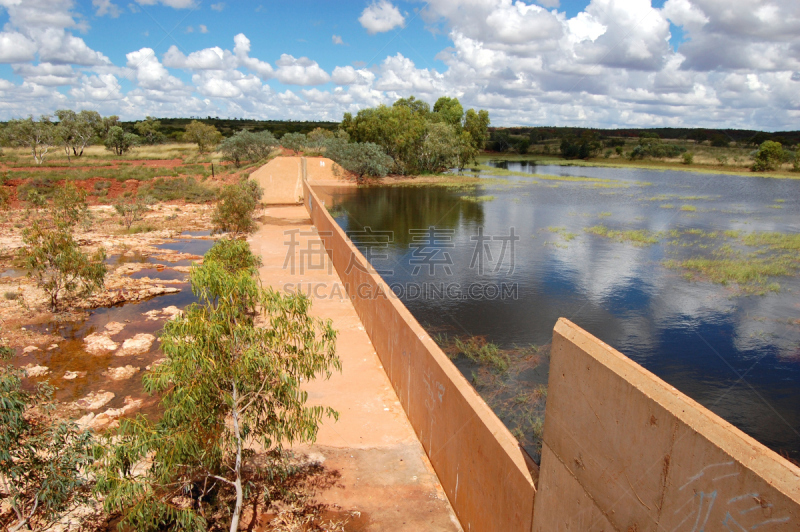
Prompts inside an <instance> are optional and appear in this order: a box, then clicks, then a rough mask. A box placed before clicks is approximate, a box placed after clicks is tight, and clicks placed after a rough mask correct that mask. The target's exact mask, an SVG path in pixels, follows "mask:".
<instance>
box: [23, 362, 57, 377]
mask: <svg viewBox="0 0 800 532" xmlns="http://www.w3.org/2000/svg"><path fill="white" fill-rule="evenodd" d="M22 369H24V370H25V373H26V374H27V375H28V377H43V376H44V375H47V374H48V373H50V368H48V367H47V366H39V365H37V364H28V365H27V366H23V367H22Z"/></svg>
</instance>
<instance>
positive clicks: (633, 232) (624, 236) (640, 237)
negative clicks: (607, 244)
mask: <svg viewBox="0 0 800 532" xmlns="http://www.w3.org/2000/svg"><path fill="white" fill-rule="evenodd" d="M585 231H586V232H587V233H589V234H592V235H597V236H602V237H605V238H610V239H612V240H616V241H617V242H630V243H632V244H635V245H639V246H646V245H650V244H657V243H658V241H659V237H660V234H659V233H654V232H652V231H648V230H646V229H628V230H618V229H609V228H608V227H606V226H604V225H595V226H592V227H587V228H586V229H585Z"/></svg>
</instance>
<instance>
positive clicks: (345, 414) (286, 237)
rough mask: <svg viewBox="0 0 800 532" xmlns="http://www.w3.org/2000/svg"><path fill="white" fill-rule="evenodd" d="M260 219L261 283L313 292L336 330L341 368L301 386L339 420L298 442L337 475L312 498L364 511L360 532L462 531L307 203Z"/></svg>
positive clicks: (317, 310) (255, 240) (316, 309)
mask: <svg viewBox="0 0 800 532" xmlns="http://www.w3.org/2000/svg"><path fill="white" fill-rule="evenodd" d="M262 220H263V225H262V227H261V228H260V229H259V231H258V232H257V233H256V234H255V235H253V237H251V239H250V245H251V248H252V249H253V252H254V253H255V254H257V255H260V256H261V257H262V260H263V263H264V266H263V267H262V268H261V270H260V274H261V279H262V281H263V282H264V284H265V285H270V286H272V287H274V288H276V289H280V290H285V289H288V290H289V291H296V290H297V289H298V286H299V285H300V286H301V287H302V288H301V289H302V291H303V292H306V291H309V290H310V293H311V297H312V299H313V305H312V313H313V314H314V315H316V316H319V317H322V318H325V319H328V318H330V319H331V320H332V321H333V327H334V328H335V329H336V330H337V331H338V338H337V346H336V349H337V354H338V355H339V357H340V359H341V361H342V368H343V369H342V372H341V373H340V374H334V375H333V376H332V377H331V378H330V379H329V380H321V379H317V380H315V381H312V382H310V383H308V384H307V385H306V386H305V389H306V390H307V391H308V393H309V403H310V404H312V405H324V406H330V407H333V408H334V409H336V410H337V411H338V412H339V420H338V421H337V422H334V421H333V420H332V419H329V420H325V421H324V422H323V423H322V426H321V427H320V431H319V434H318V437H317V440H316V442H315V443H314V444H312V445H298V446H296V447H295V450H296V451H299V452H303V453H313V454H314V455H315V456H321V457H323V458H324V466H325V467H328V468H332V469H336V470H338V471H339V472H340V474H341V478H340V481H339V482H337V483H336V485H335V486H333V487H331V488H329V489H327V490H326V491H324V492H322V493H321V494H320V495H319V497H318V500H320V502H324V503H328V504H336V505H339V506H341V507H342V509H343V510H345V511H353V510H355V511H359V512H362V515H364V516H366V517H365V518H364V519H362V521H363V523H366V524H365V525H364V527H363V528H359V529H361V530H383V531H385V530H389V531H392V530H398V531H399V530H431V531H445V530H447V531H455V530H461V527H460V525H459V524H458V521H457V519H456V517H455V514H454V513H453V510H452V508H451V506H450V503H449V502H448V500H447V497H446V495H445V492H444V491H443V489H442V486H441V484H440V483H439V480H438V478H437V476H436V473H435V472H434V470H433V468H432V467H431V464H430V462H429V461H428V458H427V456H426V454H425V451H424V450H423V448H422V446H421V445H420V443H419V441H418V440H417V437H416V435H415V434H414V430H413V428H412V427H411V424H410V423H409V421H408V418H407V417H406V414H405V412H404V411H403V408H402V407H401V405H400V402H399V400H398V397H397V395H396V394H395V392H394V390H393V389H392V386H391V384H390V382H389V379H388V378H387V376H386V372H385V371H384V369H383V366H382V364H381V362H380V360H379V358H378V356H377V355H376V353H375V349H374V348H373V345H372V342H371V341H370V339H369V337H368V336H367V333H366V331H365V330H364V326H363V325H362V324H361V320H360V319H359V317H358V315H357V314H356V311H355V309H354V308H353V304H352V303H351V301H350V299H349V298H348V297H347V294H346V292H345V291H344V289H343V288H342V285H341V282H340V280H339V277H338V275H337V274H336V271H335V269H333V267H332V266H331V264H330V261H329V259H328V257H327V255H326V254H325V251H324V248H323V246H322V242H321V241H320V239H319V237H318V236H316V235H315V234H314V232H313V231H314V228H313V227H312V225H311V220H310V219H309V218H308V213H307V211H306V209H305V208H304V207H302V206H289V207H269V208H267V209H266V211H265V213H264V216H263V217H262ZM298 230H299V232H298V233H297V234H296V242H297V244H298V245H297V246H296V247H295V248H294V250H293V251H294V253H293V255H294V266H295V268H294V271H292V268H291V266H292V261H291V259H290V260H289V261H288V262H287V251H288V250H289V249H290V246H289V245H287V244H285V242H290V241H291V236H290V233H287V232H288V231H298ZM309 250H311V251H309ZM320 251H321V252H320ZM301 257H302V258H301ZM284 266H286V268H284ZM309 287H310V289H309ZM315 289H316V294H315Z"/></svg>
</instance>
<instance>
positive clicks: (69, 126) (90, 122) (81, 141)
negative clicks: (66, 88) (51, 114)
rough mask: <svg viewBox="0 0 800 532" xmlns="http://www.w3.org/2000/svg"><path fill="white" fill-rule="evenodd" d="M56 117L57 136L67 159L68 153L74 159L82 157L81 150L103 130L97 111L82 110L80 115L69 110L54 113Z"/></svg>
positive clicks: (101, 119)
mask: <svg viewBox="0 0 800 532" xmlns="http://www.w3.org/2000/svg"><path fill="white" fill-rule="evenodd" d="M56 116H57V117H58V126H57V127H58V136H59V137H60V139H61V142H62V143H63V145H64V151H65V152H66V154H67V159H69V157H70V152H72V155H74V156H75V157H80V156H82V155H83V150H84V148H85V147H86V146H89V145H91V144H93V143H94V142H95V140H96V139H97V137H98V135H99V134H100V133H101V131H102V129H103V118H102V117H101V116H100V113H98V112H97V111H87V110H85V109H84V110H83V111H81V112H80V113H76V112H75V111H71V110H69V109H60V110H58V111H56Z"/></svg>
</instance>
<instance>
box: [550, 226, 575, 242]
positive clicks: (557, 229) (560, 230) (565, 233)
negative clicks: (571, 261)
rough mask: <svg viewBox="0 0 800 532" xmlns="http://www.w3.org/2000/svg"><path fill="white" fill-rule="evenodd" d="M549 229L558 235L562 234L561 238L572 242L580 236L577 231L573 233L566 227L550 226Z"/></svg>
mask: <svg viewBox="0 0 800 532" xmlns="http://www.w3.org/2000/svg"><path fill="white" fill-rule="evenodd" d="M547 230H548V231H550V232H551V233H555V234H557V235H560V236H561V238H563V239H564V240H566V241H567V242H571V241H572V240H575V237H577V236H578V234H577V233H571V232H569V231H567V228H566V227H548V228H547Z"/></svg>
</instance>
